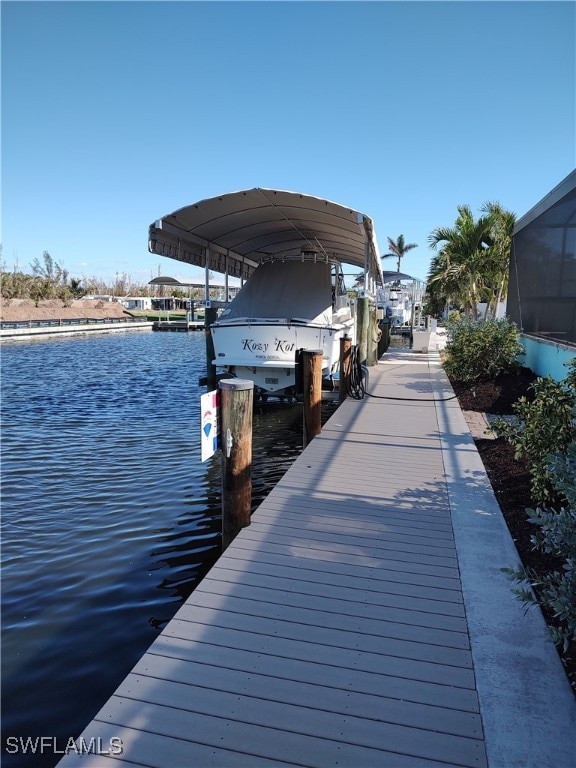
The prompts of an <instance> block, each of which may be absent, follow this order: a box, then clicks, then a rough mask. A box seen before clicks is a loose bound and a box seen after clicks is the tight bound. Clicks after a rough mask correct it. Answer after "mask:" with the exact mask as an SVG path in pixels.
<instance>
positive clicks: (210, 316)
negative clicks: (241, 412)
mask: <svg viewBox="0 0 576 768" xmlns="http://www.w3.org/2000/svg"><path fill="white" fill-rule="evenodd" d="M217 317H218V312H217V310H216V309H215V308H214V307H206V308H205V309H204V333H205V335H206V386H207V388H208V392H211V391H212V390H213V389H216V386H217V379H216V366H215V365H214V363H213V362H212V361H213V360H214V358H215V356H216V352H215V350H214V339H213V338H212V331H211V329H210V326H211V325H212V323H214V322H216V319H217Z"/></svg>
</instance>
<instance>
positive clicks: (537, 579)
mask: <svg viewBox="0 0 576 768" xmlns="http://www.w3.org/2000/svg"><path fill="white" fill-rule="evenodd" d="M548 473H549V477H550V479H551V483H552V486H553V487H554V489H555V490H556V491H557V492H558V493H559V494H561V495H562V496H564V498H565V499H566V501H567V504H568V506H567V507H565V508H562V509H560V510H559V511H555V510H553V509H542V508H540V507H538V508H537V509H535V510H533V509H528V510H527V513H528V519H529V520H530V522H531V523H532V524H533V525H535V526H537V527H538V530H537V531H536V532H535V533H534V534H533V535H532V536H530V541H531V542H532V544H533V545H534V548H535V549H538V550H540V551H541V552H545V553H547V554H550V555H553V556H554V557H556V558H557V560H558V564H559V568H557V569H556V570H554V571H552V572H550V573H546V574H544V575H536V573H535V572H534V571H533V570H532V569H529V568H505V569H504V570H505V572H506V573H508V574H509V575H511V576H512V577H513V578H514V580H515V581H516V582H517V583H519V584H520V585H522V584H523V585H525V586H518V587H516V588H514V592H515V594H516V595H517V596H518V597H519V598H520V599H521V600H522V601H523V602H524V603H525V604H526V605H531V604H536V603H538V604H540V605H542V606H543V607H544V608H546V609H547V612H548V614H549V615H550V616H551V617H552V620H553V624H552V626H550V630H551V632H552V637H553V639H554V642H555V643H556V644H557V645H560V646H562V648H563V650H564V651H566V650H567V649H568V646H569V644H570V643H572V642H575V641H576V443H571V444H570V445H569V446H568V448H567V451H566V453H565V454H563V455H562V454H560V455H555V456H554V457H552V458H551V459H550V460H549V461H548ZM529 587H533V588H534V590H535V591H536V592H535V593H534V592H533V591H532V590H531V589H530V588H529Z"/></svg>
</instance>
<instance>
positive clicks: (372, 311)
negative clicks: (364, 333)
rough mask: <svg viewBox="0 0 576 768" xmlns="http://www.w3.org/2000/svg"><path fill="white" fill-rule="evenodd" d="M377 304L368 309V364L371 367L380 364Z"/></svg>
mask: <svg viewBox="0 0 576 768" xmlns="http://www.w3.org/2000/svg"><path fill="white" fill-rule="evenodd" d="M376 315H377V310H376V304H370V305H369V309H368V344H367V350H366V362H367V364H368V365H369V366H372V365H376V363H377V362H378V318H377V316H376Z"/></svg>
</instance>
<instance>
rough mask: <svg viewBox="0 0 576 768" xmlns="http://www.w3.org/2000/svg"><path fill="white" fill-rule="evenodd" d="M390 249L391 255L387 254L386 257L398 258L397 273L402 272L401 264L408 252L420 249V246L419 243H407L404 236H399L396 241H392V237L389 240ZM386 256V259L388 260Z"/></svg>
mask: <svg viewBox="0 0 576 768" xmlns="http://www.w3.org/2000/svg"><path fill="white" fill-rule="evenodd" d="M388 248H389V249H390V251H391V253H387V254H386V256H395V257H396V259H397V262H396V271H397V272H400V263H401V262H402V259H403V258H404V256H406V254H407V253H408V251H411V250H412V248H418V245H417V243H405V242H404V235H398V238H397V240H396V241H394V240H392V238H391V237H389V238H388ZM386 256H384V258H386Z"/></svg>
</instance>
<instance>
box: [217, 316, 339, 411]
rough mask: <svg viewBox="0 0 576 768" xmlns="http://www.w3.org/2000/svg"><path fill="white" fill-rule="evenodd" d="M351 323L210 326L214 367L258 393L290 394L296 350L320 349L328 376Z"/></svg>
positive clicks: (335, 362)
mask: <svg viewBox="0 0 576 768" xmlns="http://www.w3.org/2000/svg"><path fill="white" fill-rule="evenodd" d="M353 331H354V325H353V322H352V321H350V322H349V323H339V324H337V325H320V324H305V323H299V322H289V321H286V320H284V321H282V322H280V321H261V320H254V321H249V322H243V323H239V322H237V321H235V322H233V323H230V324H228V323H222V322H220V323H216V324H215V325H213V326H212V328H211V332H212V340H213V343H214V350H215V358H214V364H215V365H216V368H217V370H218V371H219V372H220V373H229V374H230V375H233V376H236V377H238V378H242V379H244V378H246V379H249V380H252V381H253V382H254V386H255V388H256V391H257V393H258V394H270V395H277V396H281V395H290V394H292V393H293V392H294V384H295V360H296V352H297V350H299V349H314V350H316V349H317V350H322V372H323V375H324V376H326V377H329V376H330V375H331V374H333V373H334V372H335V371H336V370H337V369H338V365H339V360H340V339H341V338H343V337H344V335H345V334H347V335H348V336H350V337H352V335H353Z"/></svg>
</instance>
